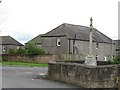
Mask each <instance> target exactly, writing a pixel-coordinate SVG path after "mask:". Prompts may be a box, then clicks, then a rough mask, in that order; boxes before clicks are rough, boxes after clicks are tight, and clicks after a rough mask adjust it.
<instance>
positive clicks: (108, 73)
mask: <svg viewBox="0 0 120 90" xmlns="http://www.w3.org/2000/svg"><path fill="white" fill-rule="evenodd" d="M118 76H120V64H119V65H100V66H88V65H84V64H78V63H70V62H50V63H49V64H48V77H49V78H50V79H52V80H58V81H63V82H66V83H71V84H75V85H78V86H80V87H84V88H117V84H116V78H117V77H118Z"/></svg>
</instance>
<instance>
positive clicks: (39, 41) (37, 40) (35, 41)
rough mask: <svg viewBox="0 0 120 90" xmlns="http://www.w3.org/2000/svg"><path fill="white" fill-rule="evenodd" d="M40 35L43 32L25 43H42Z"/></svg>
mask: <svg viewBox="0 0 120 90" xmlns="http://www.w3.org/2000/svg"><path fill="white" fill-rule="evenodd" d="M41 35H43V34H40V35H38V36H36V37H35V38H33V39H31V40H30V41H28V42H27V43H29V42H33V43H39V44H41V43H42V38H41ZM27 43H25V44H27Z"/></svg>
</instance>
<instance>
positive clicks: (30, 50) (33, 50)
mask: <svg viewBox="0 0 120 90" xmlns="http://www.w3.org/2000/svg"><path fill="white" fill-rule="evenodd" d="M25 48H26V53H27V54H31V55H43V54H45V51H44V50H43V49H41V48H38V47H37V46H36V45H35V44H33V43H28V44H27V45H26V47H25Z"/></svg>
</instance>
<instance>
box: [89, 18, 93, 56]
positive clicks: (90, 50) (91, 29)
mask: <svg viewBox="0 0 120 90" xmlns="http://www.w3.org/2000/svg"><path fill="white" fill-rule="evenodd" d="M92 21H93V19H92V17H91V18H90V34H89V55H90V56H91V55H93V47H92V41H93V40H92V33H93V25H92Z"/></svg>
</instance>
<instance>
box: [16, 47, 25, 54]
mask: <svg viewBox="0 0 120 90" xmlns="http://www.w3.org/2000/svg"><path fill="white" fill-rule="evenodd" d="M16 54H26V50H25V49H22V48H19V49H17V50H16Z"/></svg>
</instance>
